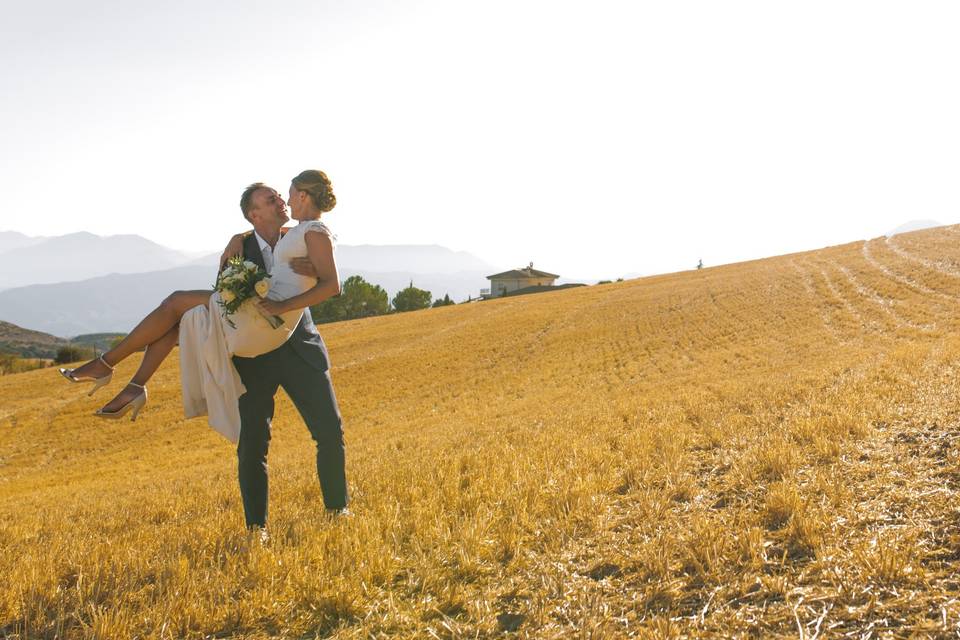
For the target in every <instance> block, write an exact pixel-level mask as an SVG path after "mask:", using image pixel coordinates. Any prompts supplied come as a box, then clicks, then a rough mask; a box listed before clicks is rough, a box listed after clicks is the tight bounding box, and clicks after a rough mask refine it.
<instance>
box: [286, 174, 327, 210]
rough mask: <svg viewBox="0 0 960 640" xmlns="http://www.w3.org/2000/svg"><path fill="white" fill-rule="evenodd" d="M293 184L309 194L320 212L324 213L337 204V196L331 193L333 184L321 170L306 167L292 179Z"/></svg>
mask: <svg viewBox="0 0 960 640" xmlns="http://www.w3.org/2000/svg"><path fill="white" fill-rule="evenodd" d="M292 182H293V186H295V187H296V188H297V189H299V190H300V191H305V192H307V193H308V194H310V199H311V200H312V201H313V204H314V206H315V207H316V208H317V209H318V210H319V211H320V213H326V212H327V211H330V210H331V209H333V208H334V207H335V206H337V196H335V195H333V185H332V184H330V178H328V177H327V174H325V173H324V172H323V171H317V170H316V169H307V170H306V171H304V172H302V173H301V174H300V175H298V176H297V177H296V178H294V179H293V180H292Z"/></svg>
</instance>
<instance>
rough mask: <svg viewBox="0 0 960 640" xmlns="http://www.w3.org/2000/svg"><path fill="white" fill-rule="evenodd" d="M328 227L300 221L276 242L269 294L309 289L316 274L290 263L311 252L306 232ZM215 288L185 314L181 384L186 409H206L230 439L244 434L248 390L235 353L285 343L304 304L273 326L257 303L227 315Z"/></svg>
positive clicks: (276, 296)
mask: <svg viewBox="0 0 960 640" xmlns="http://www.w3.org/2000/svg"><path fill="white" fill-rule="evenodd" d="M311 231H313V232H317V233H323V234H326V235H328V236H330V239H331V241H332V240H333V239H334V236H333V234H332V233H331V232H330V229H329V227H327V225H325V224H323V223H322V222H320V221H319V220H309V221H305V222H301V223H300V224H298V225H297V226H296V227H294V228H293V229H291V230H290V231H288V232H287V233H286V235H284V236H283V237H282V238H280V240H279V241H278V242H277V245H276V247H274V250H273V268H272V270H271V271H270V275H271V278H270V280H269V282H270V292H269V293H268V294H267V298H269V299H270V300H286V299H287V298H292V297H293V296H296V295H299V294H301V293H303V292H304V291H307V290H308V289H310V288H311V287H313V286H314V285H315V284H316V282H317V281H316V279H314V278H310V277H307V276H301V275H299V274H297V273H294V271H293V270H292V269H291V268H290V265H289V262H290V260H292V259H293V258H302V257H305V256H306V255H307V244H306V234H307V233H308V232H311ZM219 300H220V294H219V293H214V294H213V295H211V296H210V300H209V302H208V303H207V306H205V307H194V308H193V309H190V310H189V311H187V312H186V313H185V314H183V317H182V318H181V319H180V385H181V387H182V390H183V411H184V414H185V415H186V417H187V418H195V417H197V416H202V415H206V416H207V422H208V423H209V424H210V426H211V427H213V428H214V429H215V430H216V431H217V432H218V433H220V434H222V435H223V436H224V437H226V438H227V439H228V440H230V441H231V442H234V443H236V442H237V441H239V439H240V409H239V401H240V396H241V395H243V394H244V393H245V392H246V389H245V388H244V386H243V383H242V382H241V381H240V375H239V374H238V373H237V370H236V369H235V368H234V366H233V361H232V360H231V358H232V357H233V356H235V355H236V356H241V357H244V358H253V357H256V356H259V355H262V354H264V353H268V352H270V351H273V350H274V349H277V348H278V347H281V346H283V344H284V343H285V342H286V341H287V340H289V339H290V336H291V335H293V331H294V330H295V329H296V328H297V325H298V324H299V323H300V319H301V316H302V315H303V314H304V313H305V310H304V309H297V310H294V311H290V312H287V313H285V314H283V316H282V318H283V320H284V324H283V325H282V326H281V327H279V328H278V329H274V328H273V327H271V326H270V324H269V323H267V321H266V319H265V318H264V317H263V316H262V315H260V312H259V311H258V310H257V309H256V307H254V306H253V301H252V300H251V301H248V302H246V303H245V304H243V305H242V306H241V307H240V309H239V310H237V312H236V313H234V314H233V315H231V316H230V320H231V321H232V322H233V324H234V326H233V327H231V326H230V324H229V323H228V322H227V321H226V320H225V319H224V317H223V310H222V309H221V307H220V305H219V304H218V302H219Z"/></svg>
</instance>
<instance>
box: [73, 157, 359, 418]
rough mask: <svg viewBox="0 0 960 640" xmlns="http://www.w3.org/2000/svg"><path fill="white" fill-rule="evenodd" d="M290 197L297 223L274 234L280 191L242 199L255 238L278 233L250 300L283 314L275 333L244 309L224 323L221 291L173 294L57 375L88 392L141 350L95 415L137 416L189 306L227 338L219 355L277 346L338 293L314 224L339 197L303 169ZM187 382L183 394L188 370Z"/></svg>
mask: <svg viewBox="0 0 960 640" xmlns="http://www.w3.org/2000/svg"><path fill="white" fill-rule="evenodd" d="M289 201H290V210H291V214H292V216H293V218H294V219H295V220H298V221H299V222H300V224H299V225H298V226H297V227H295V228H293V229H292V230H289V232H288V233H286V234H284V235H283V237H278V236H279V235H280V228H281V226H282V224H283V223H284V222H286V221H287V220H288V219H289V218H287V216H286V203H284V201H283V198H282V197H280V195H279V194H278V193H276V192H275V191H273V190H272V189H270V188H269V187H266V186H265V185H262V184H260V183H258V184H257V185H251V187H249V188H248V189H247V190H246V191H245V192H244V195H243V197H242V198H241V202H240V208H241V211H243V214H244V217H246V218H247V220H249V221H250V222H251V223H252V224H253V225H254V228H255V229H258V236H260V235H267V236H269V235H271V233H274V234H276V235H275V236H274V237H273V238H270V239H268V242H269V241H270V240H273V241H274V242H275V248H274V249H275V250H274V254H275V256H276V257H277V259H278V260H277V262H276V263H275V264H274V265H273V268H272V269H270V271H271V276H272V278H271V280H270V293H268V294H267V297H266V299H263V300H260V301H258V302H256V303H254V304H256V305H257V306H259V307H260V310H261V311H262V313H264V314H266V315H278V316H281V317H283V318H284V320H285V324H284V326H283V327H281V329H277V330H275V329H273V328H271V327H270V326H269V325H268V324H266V322H265V321H263V320H262V318H261V316H260V315H259V314H258V313H256V312H251V311H253V310H251V309H246V311H245V312H243V313H240V312H238V313H237V314H235V315H234V316H232V317H231V321H232V322H233V324H234V325H236V327H235V328H234V327H231V326H229V324H228V323H226V321H225V319H224V318H223V316H222V314H221V313H220V309H219V305H218V304H217V302H218V301H219V293H212V292H211V291H204V290H200V291H177V292H175V293H173V294H171V295H170V296H168V297H167V298H166V299H165V300H164V301H163V302H162V303H161V304H160V306H159V307H157V308H156V309H154V310H153V311H152V312H150V314H148V315H147V316H146V317H145V318H144V319H143V320H142V321H141V322H140V323H139V324H138V325H137V326H136V327H135V328H134V329H133V331H131V332H130V334H129V335H127V336H126V337H125V338H124V339H123V340H122V341H121V342H120V343H119V344H118V345H117V346H116V347H114V348H113V349H111V350H109V351H107V352H106V353H104V354H103V355H102V356H100V357H99V358H97V359H95V360H91V361H90V362H88V363H86V364H84V365H83V366H81V367H78V368H76V369H60V373H61V374H62V375H63V376H64V377H65V378H67V379H68V380H70V381H71V382H78V383H79V382H92V383H93V384H94V386H93V389H92V390H91V391H90V394H91V395H92V394H93V392H94V391H96V390H97V389H99V388H100V387H102V386H104V385H106V384H107V383H108V382H110V380H111V379H112V376H113V368H114V367H115V366H116V365H117V364H118V363H119V362H120V361H122V360H123V359H124V358H126V357H127V356H129V355H131V354H132V353H134V352H136V351H139V350H141V349H144V348H146V353H145V354H144V357H143V361H142V363H141V364H140V367H139V369H137V372H136V373H135V374H134V376H133V377H132V378H131V380H130V382H129V383H128V385H127V386H126V387H125V388H124V389H123V390H121V391H120V393H119V394H117V395H116V396H115V397H114V398H113V400H111V401H110V402H108V403H107V404H106V405H104V406H103V407H102V408H101V409H99V410H98V411H97V412H96V413H95V415H97V416H99V417H102V418H120V417H123V416H124V415H126V414H127V413H128V412H132V415H131V418H132V419H134V420H135V419H136V417H137V415H138V413H139V412H140V410H141V409H142V408H143V406H144V405H145V404H146V401H147V390H146V383H147V381H148V380H149V379H150V377H151V376H152V375H153V373H154V372H155V371H156V370H157V368H159V366H160V363H161V362H163V360H164V358H166V356H167V355H168V354H169V353H170V351H171V350H172V349H173V347H174V345H176V344H177V342H178V339H179V337H180V332H179V324H180V321H181V319H182V318H183V316H184V314H185V313H187V312H188V311H190V312H191V314H205V315H206V319H207V320H208V321H210V322H211V323H216V325H217V326H215V327H212V328H214V329H217V330H219V331H221V332H222V334H223V335H224V337H225V340H224V341H223V345H224V346H223V353H222V354H220V356H222V358H226V359H229V357H230V356H232V355H233V354H234V353H238V354H242V355H244V356H246V357H252V356H255V355H258V354H259V353H266V352H268V351H270V350H272V349H275V348H277V347H279V346H280V345H281V344H283V341H284V340H285V339H287V338H289V336H290V333H291V332H292V330H293V329H294V327H295V326H296V324H297V322H298V321H299V317H300V314H302V313H303V312H304V310H305V309H307V308H308V307H310V306H312V305H315V304H318V303H320V302H322V301H323V300H325V299H327V298H329V297H332V296H334V295H337V294H339V293H340V283H339V277H338V275H337V267H336V262H335V260H334V256H333V244H332V235H331V233H330V230H329V229H328V228H327V227H326V225H324V224H323V223H321V222H320V221H319V220H320V216H321V215H322V214H323V213H326V212H327V211H330V210H331V209H333V207H334V206H335V205H336V197H335V196H334V195H333V191H332V186H331V184H330V181H329V179H328V178H327V176H326V174H324V173H323V172H322V171H315V170H308V171H304V172H302V173H300V174H299V175H298V176H297V177H295V178H294V179H293V181H292V182H291V184H290V192H289ZM260 232H262V233H260ZM244 235H245V234H240V235H237V236H234V237H233V238H232V239H231V241H230V244H229V245H228V246H227V249H226V250H225V251H224V255H223V256H222V259H221V263H222V262H223V261H225V259H226V258H227V257H229V256H233V255H240V253H241V251H242V241H243V237H244ZM298 259H299V260H298ZM211 293H212V295H211ZM197 319H198V318H197V317H196V316H193V317H192V320H194V321H196V320H197ZM194 324H196V323H194ZM201 324H202V323H201ZM204 326H207V325H204ZM197 338H198V339H197V340H196V341H191V345H190V346H189V347H187V346H186V345H185V346H184V349H183V350H192V351H197V350H198V349H199V348H200V347H199V345H201V344H202V343H203V342H204V340H203V339H202V338H201V337H199V336H197ZM199 355H200V354H198V353H188V354H181V361H182V363H183V362H184V361H185V360H184V356H187V358H188V359H189V358H190V357H192V358H194V363H195V364H197V365H198V366H200V365H201V364H202V363H201V362H199ZM187 361H189V360H187ZM222 361H223V360H222V359H221V362H222ZM184 385H185V389H184V390H185V392H186V390H187V389H186V385H187V382H186V373H185V380H184Z"/></svg>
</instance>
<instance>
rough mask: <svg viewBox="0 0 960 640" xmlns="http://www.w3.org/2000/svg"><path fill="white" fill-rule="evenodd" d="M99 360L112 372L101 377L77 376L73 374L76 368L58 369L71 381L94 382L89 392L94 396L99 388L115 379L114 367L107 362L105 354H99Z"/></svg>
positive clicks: (89, 394)
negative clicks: (104, 357)
mask: <svg viewBox="0 0 960 640" xmlns="http://www.w3.org/2000/svg"><path fill="white" fill-rule="evenodd" d="M97 360H99V361H100V362H102V363H103V366H105V367H106V368H107V369H110V373H108V374H107V375H105V376H103V377H100V378H94V377H93V376H80V377H77V376H75V375H73V372H74V371H76V369H58V371H59V372H60V375H62V376H63V377H64V378H66V379H67V380H69V381H70V382H92V383H93V389H90V393H88V394H87V395H88V396H92V395H93V394H94V392H96V390H97V389H99V388H100V387H102V386H104V385H106V384H110V381H111V380H112V379H113V367H111V366H110V365H109V364H107V361H106V360H104V359H103V356H99V357H98V358H97Z"/></svg>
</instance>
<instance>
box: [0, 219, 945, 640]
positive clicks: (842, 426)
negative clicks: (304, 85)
mask: <svg viewBox="0 0 960 640" xmlns="http://www.w3.org/2000/svg"><path fill="white" fill-rule="evenodd" d="M958 244H960V229H958V228H954V227H947V228H940V229H935V230H928V231H921V232H915V233H912V234H906V235H901V236H897V237H895V238H893V239H892V240H890V241H886V240H885V239H882V238H881V239H876V240H871V241H869V242H866V243H864V242H858V243H853V244H848V245H843V246H838V247H831V248H828V249H824V250H820V251H814V252H808V253H802V254H794V255H789V256H782V257H777V258H771V259H768V260H760V261H754V262H748V263H742V264H735V265H729V266H724V267H717V268H709V269H704V270H702V271H692V272H685V273H677V274H671V275H665V276H657V277H651V278H645V279H640V280H633V281H628V282H623V283H617V284H611V285H602V286H594V287H587V288H582V289H575V290H568V291H563V292H557V293H550V294H542V295H538V296H529V297H521V298H511V299H505V300H500V301H492V302H486V303H480V304H473V305H460V306H456V307H447V308H441V309H435V310H428V311H424V312H416V313H410V314H403V315H398V316H392V317H382V318H374V319H368V320H363V321H355V322H347V323H341V324H336V325H326V326H323V327H321V330H322V333H323V334H324V336H325V338H326V340H327V343H328V345H329V347H330V350H331V355H332V360H333V363H334V369H333V376H334V382H335V384H336V387H337V391H338V394H339V396H340V402H341V406H342V409H343V412H344V418H345V425H346V431H347V439H348V478H349V481H350V484H351V490H352V493H353V497H354V502H353V505H352V508H353V511H354V514H355V515H354V516H353V517H352V518H346V519H336V520H331V519H328V517H327V516H325V515H324V513H323V509H322V502H321V500H320V495H319V488H318V486H317V484H316V478H315V472H314V469H313V452H312V441H311V440H310V438H309V435H308V433H307V430H306V428H305V427H303V425H302V423H301V422H300V420H299V417H298V415H297V414H296V412H295V410H294V409H293V407H292V405H291V404H290V403H289V401H288V400H287V399H286V397H285V396H283V395H282V394H281V396H280V397H281V401H280V402H279V403H278V417H277V420H276V421H275V423H274V436H273V441H272V447H271V453H270V469H271V503H270V506H271V511H270V520H271V522H270V526H271V533H272V539H271V541H270V542H268V543H267V544H265V545H261V544H260V543H259V542H258V541H257V540H255V539H252V538H250V537H248V535H247V534H246V533H245V531H244V529H243V526H242V524H243V516H242V508H241V505H240V500H239V491H238V488H237V483H236V478H235V475H236V472H235V467H236V460H235V454H234V451H233V448H232V446H231V445H230V444H229V443H228V442H227V441H226V440H224V439H222V438H221V437H220V436H218V435H216V434H215V433H214V432H212V431H211V430H210V429H209V428H208V427H207V426H206V424H205V423H204V422H203V421H202V420H194V421H190V422H187V421H184V420H183V418H182V414H181V408H180V391H179V387H178V385H179V380H178V375H179V374H178V367H177V364H176V358H171V360H170V361H169V363H168V364H167V366H165V367H164V368H163V369H161V371H160V372H159V374H158V375H157V377H156V378H155V379H154V381H153V383H152V384H151V386H150V393H151V396H150V403H149V404H148V406H147V409H146V410H145V412H144V413H143V414H142V415H141V418H140V420H138V421H137V422H136V423H130V422H127V421H122V422H116V423H113V422H103V421H97V420H95V419H94V418H93V417H91V415H90V414H91V413H92V411H93V410H94V409H95V408H96V407H98V406H99V405H100V404H101V403H102V402H103V401H105V399H106V398H107V397H109V394H108V393H107V394H103V393H101V394H98V396H94V397H93V398H87V397H86V395H85V393H84V388H83V387H80V386H72V385H68V384H67V383H66V382H65V381H63V380H62V379H60V378H59V376H58V375H57V374H56V372H55V371H54V370H43V371H35V372H28V373H23V374H17V375H11V376H5V377H0V545H2V552H3V553H2V554H0V637H2V638H16V639H18V640H19V639H25V638H82V637H89V638H105V639H106V638H124V639H129V638H206V637H216V638H267V637H282V638H313V637H343V638H371V637H385V636H400V637H417V638H421V637H422V638H427V637H440V638H471V637H493V636H501V635H506V634H512V635H514V636H515V637H530V638H552V637H585V638H586V637H589V638H604V637H610V638H618V637H628V636H636V637H651V638H661V637H663V638H667V637H696V636H704V637H731V636H748V637H749V636H752V637H771V636H785V637H786V636H792V637H797V636H799V637H804V638H813V637H887V636H896V637H902V636H909V635H910V634H911V633H915V634H918V635H921V636H941V637H945V636H950V637H953V636H954V635H955V634H956V632H957V628H958V624H960V578H958V570H960V499H958V498H960V495H958V491H960V457H958V454H960V441H958V438H960V423H958V417H960V411H958V408H957V406H958V392H960V379H958V370H960V367H958V363H960V338H958V336H957V328H958V322H957V319H956V318H957V313H956V310H957V306H958V299H960V258H957V250H956V248H957V246H958ZM135 364H136V363H135V362H134V359H131V360H129V361H128V362H127V363H125V364H124V365H123V367H122V368H121V370H120V374H121V375H120V377H121V378H122V377H124V376H125V375H126V374H129V373H130V372H131V371H132V370H133V368H134V366H135ZM114 384H115V385H116V384H118V383H114Z"/></svg>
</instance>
